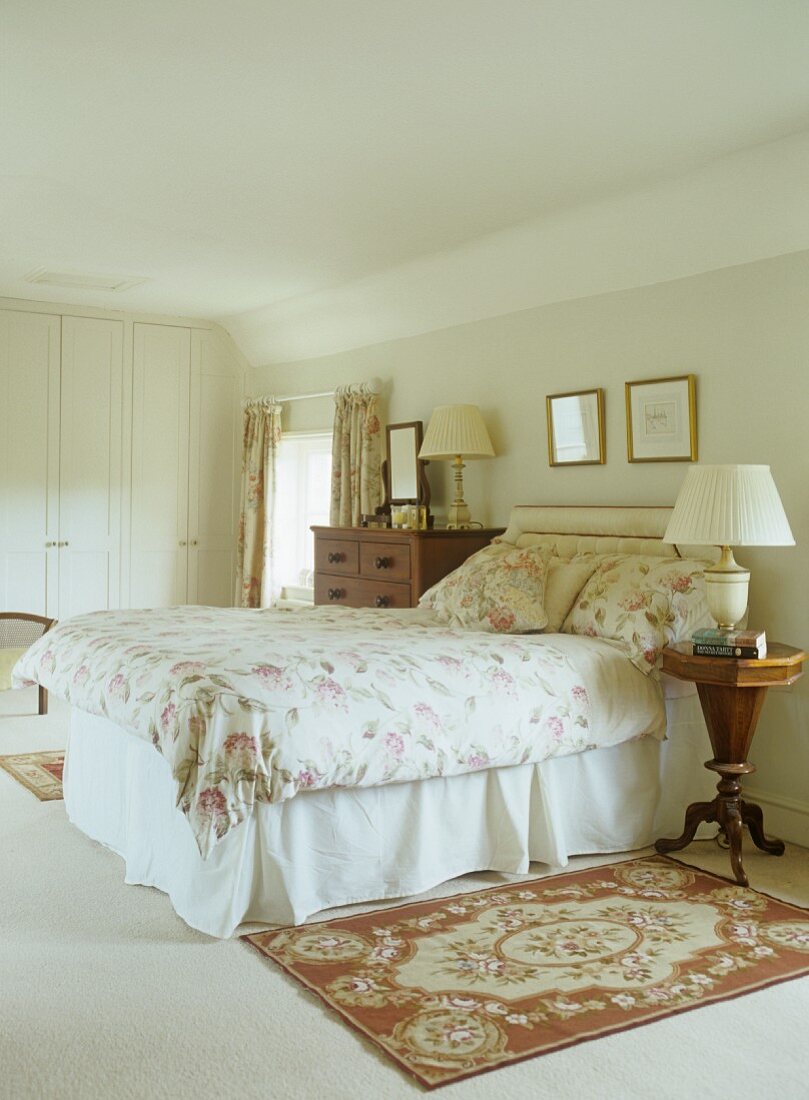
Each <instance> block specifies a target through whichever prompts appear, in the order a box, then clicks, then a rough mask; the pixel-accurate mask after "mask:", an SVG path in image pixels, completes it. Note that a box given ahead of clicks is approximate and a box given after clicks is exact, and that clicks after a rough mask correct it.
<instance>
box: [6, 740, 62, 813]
mask: <svg viewBox="0 0 809 1100" xmlns="http://www.w3.org/2000/svg"><path fill="white" fill-rule="evenodd" d="M64 764H65V754H64V752H25V753H20V754H19V755H17V756H0V768H2V769H3V770H4V771H7V772H8V774H9V775H11V776H13V777H14V779H16V780H17V782H18V783H22V785H23V787H27V788H28V790H29V791H33V793H34V794H35V795H36V796H37V798H38V799H39V800H40V802H52V801H54V800H55V799H58V798H62V771H63V769H64Z"/></svg>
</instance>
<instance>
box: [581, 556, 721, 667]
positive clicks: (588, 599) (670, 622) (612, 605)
mask: <svg viewBox="0 0 809 1100" xmlns="http://www.w3.org/2000/svg"><path fill="white" fill-rule="evenodd" d="M707 564H708V562H705V561H696V560H692V559H686V558H658V557H651V556H644V555H641V554H623V555H615V554H612V555H610V556H609V557H605V558H603V559H602V560H601V563H600V564H599V565H598V567H597V568H596V570H595V572H594V573H593V575H592V577H591V578H590V580H589V581H588V582H587V584H586V585H585V587H584V589H583V590H582V592H581V594H580V595H579V598H578V599H577V600H576V603H575V604H574V605H573V608H572V610H571V612H570V614H569V615H568V617H567V619H566V620H565V623H564V626H563V627H562V629H563V631H564V632H565V633H568V634H583V635H586V636H587V637H591V638H611V639H613V640H614V641H616V642H620V643H621V644H622V645H623V646H624V648H625V649H626V652H627V653H628V655H629V658H630V660H631V661H632V662H633V664H635V665H636V667H637V668H639V669H640V670H641V672H644V673H646V674H649V673H655V674H657V672H658V669H659V665H660V654H661V653H662V651H663V649H664V647H665V646H667V645H669V643H671V642H679V641H684V640H686V639H688V638H690V637H691V635H692V634H693V633H694V631H695V630H697V629H698V628H699V627H701V626H707V625H709V623H710V622H711V621H712V620H711V617H710V614H709V612H708V604H707V600H706V595H705V575H704V570H705V566H706V565H707Z"/></svg>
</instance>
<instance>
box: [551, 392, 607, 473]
mask: <svg viewBox="0 0 809 1100" xmlns="http://www.w3.org/2000/svg"><path fill="white" fill-rule="evenodd" d="M545 405H546V410H547V414H548V461H549V463H550V464H551V466H586V465H594V464H597V463H604V462H606V460H607V459H606V447H605V445H604V391H603V390H601V389H599V390H581V391H579V392H578V393H552V394H549V395H548V397H546V398H545Z"/></svg>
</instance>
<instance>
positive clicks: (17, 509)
mask: <svg viewBox="0 0 809 1100" xmlns="http://www.w3.org/2000/svg"><path fill="white" fill-rule="evenodd" d="M59 331H60V318H59V317H52V316H50V315H46V314H42V313H17V312H14V311H11V310H2V311H0V611H28V612H32V613H34V614H38V615H53V616H55V615H56V614H57V611H58V608H57V590H58V556H57V555H58V552H57V550H56V548H55V543H56V540H57V537H58V524H59ZM50 543H53V544H54V546H53V548H49V547H48V544H50Z"/></svg>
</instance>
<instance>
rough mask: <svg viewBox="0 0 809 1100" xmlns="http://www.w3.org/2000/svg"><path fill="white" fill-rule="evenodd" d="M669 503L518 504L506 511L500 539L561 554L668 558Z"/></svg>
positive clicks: (673, 549)
mask: <svg viewBox="0 0 809 1100" xmlns="http://www.w3.org/2000/svg"><path fill="white" fill-rule="evenodd" d="M671 511H672V510H671V508H641V507H615V508H609V507H604V506H601V505H595V506H594V505H557V504H518V505H516V506H515V507H514V508H512V510H511V516H510V517H509V522H508V527H507V529H506V531H505V533H504V534H503V535H502V539H503V541H504V542H511V543H514V545H515V546H518V547H521V548H522V547H524V546H539V545H542V546H550V547H551V548H552V550H553V553H554V554H555V555H556V556H557V557H560V558H572V557H573V556H574V555H575V554H585V553H596V554H652V555H657V556H660V557H672V556H675V555H677V554H678V552H679V551H678V549H677V547H675V546H672V545H671V543H666V542H663V534H664V532H665V530H666V525H667V524H668V521H669V517H670V515H671Z"/></svg>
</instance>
